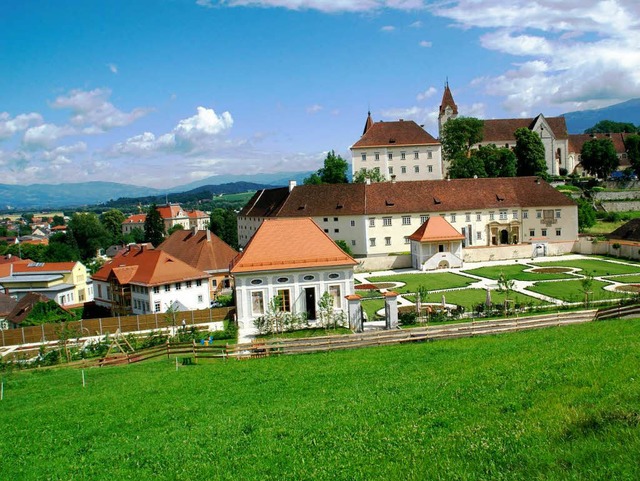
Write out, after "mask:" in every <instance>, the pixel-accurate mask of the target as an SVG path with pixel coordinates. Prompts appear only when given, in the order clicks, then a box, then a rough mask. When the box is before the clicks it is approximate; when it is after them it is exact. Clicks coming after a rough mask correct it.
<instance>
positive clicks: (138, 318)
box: [136, 314, 140, 331]
mask: <svg viewBox="0 0 640 481" xmlns="http://www.w3.org/2000/svg"><path fill="white" fill-rule="evenodd" d="M136 327H137V328H138V331H139V330H140V315H139V314H136Z"/></svg>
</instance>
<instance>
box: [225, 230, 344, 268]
mask: <svg viewBox="0 0 640 481" xmlns="http://www.w3.org/2000/svg"><path fill="white" fill-rule="evenodd" d="M355 264H357V262H356V261H355V260H354V259H353V258H352V257H351V256H349V255H347V254H345V252H344V251H343V250H342V249H340V247H338V246H337V245H336V243H335V242H333V240H331V238H330V237H329V236H328V235H327V234H325V233H324V232H323V231H322V229H320V227H318V226H317V225H316V223H315V222H313V220H311V219H309V218H302V219H267V220H265V221H264V222H263V223H262V224H261V225H260V227H259V228H258V230H257V231H256V233H255V234H254V235H253V237H252V238H251V240H250V241H249V243H248V244H247V246H246V247H245V250H244V252H241V253H240V254H238V257H237V258H236V259H235V261H234V264H233V266H232V267H231V272H232V273H236V274H237V273H243V272H258V271H273V270H283V269H302V268H305V269H309V268H322V267H339V266H352V265H355Z"/></svg>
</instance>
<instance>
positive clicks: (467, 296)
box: [404, 289, 546, 311]
mask: <svg viewBox="0 0 640 481" xmlns="http://www.w3.org/2000/svg"><path fill="white" fill-rule="evenodd" d="M404 297H405V299H407V300H410V301H412V302H415V296H404ZM486 299H487V292H486V291H485V290H484V289H461V290H459V291H448V292H446V293H445V301H446V302H447V304H458V305H460V306H463V307H464V308H465V310H466V311H471V310H472V309H473V307H474V306H475V305H477V304H479V303H484V302H485V300H486ZM504 299H505V294H503V293H501V292H498V291H496V290H492V291H491V302H492V303H493V304H504ZM509 299H511V300H512V301H515V303H517V304H527V303H529V302H532V303H533V304H534V305H538V304H546V303H545V302H543V301H541V300H539V299H536V298H535V297H530V296H527V295H525V294H521V293H519V292H511V293H510V294H509ZM426 302H435V303H440V302H442V293H437V292H434V293H430V294H429V295H428V296H427V300H426Z"/></svg>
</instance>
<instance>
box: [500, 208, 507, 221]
mask: <svg viewBox="0 0 640 481" xmlns="http://www.w3.org/2000/svg"><path fill="white" fill-rule="evenodd" d="M500 220H507V211H506V210H501V211H500Z"/></svg>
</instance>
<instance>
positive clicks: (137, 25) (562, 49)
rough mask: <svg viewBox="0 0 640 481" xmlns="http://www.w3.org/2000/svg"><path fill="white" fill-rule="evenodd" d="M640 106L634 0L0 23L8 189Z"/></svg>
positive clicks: (266, 166) (154, 181)
mask: <svg viewBox="0 0 640 481" xmlns="http://www.w3.org/2000/svg"><path fill="white" fill-rule="evenodd" d="M447 78H448V79H449V84H450V86H451V88H452V91H453V94H454V98H455V100H456V103H457V104H458V106H459V110H460V113H461V114H462V115H467V116H476V117H480V118H504V117H521V116H533V115H536V114H538V113H540V112H542V113H544V114H545V115H547V116H551V115H556V114H559V113H563V112H567V111H573V110H581V109H586V108H597V107H602V106H606V105H609V104H613V103H616V102H620V101H624V100H627V99H629V98H634V97H640V2H637V0H602V1H599V0H563V1H552V0H538V1H531V0H482V1H478V0H442V1H429V0H335V1H329V0H223V1H218V0H163V1H160V0H127V1H120V0H110V1H104V0H101V1H94V0H76V1H71V0H56V1H55V2H51V1H42V2H39V1H31V0H23V1H21V2H5V3H4V5H3V9H2V11H1V12H0V169H1V172H2V174H1V175H0V183H8V184H31V183H59V182H82V181H89V180H105V181H114V182H122V183H131V184H137V185H146V186H152V187H159V188H165V187H171V186H175V185H180V184H185V183H188V182H192V181H196V180H199V179H202V178H205V177H209V176H211V175H217V174H227V173H232V174H242V173H246V174H251V173H255V172H277V171H283V172H285V171H306V170H315V169H317V168H318V167H320V166H321V164H322V159H323V158H324V156H325V155H326V152H327V151H328V150H331V149H334V150H335V151H336V152H337V153H340V154H341V155H343V156H344V157H345V158H349V159H350V156H349V146H350V145H351V144H353V143H354V142H356V141H357V140H358V138H359V136H360V134H361V133H362V127H363V125H364V121H365V118H366V114H367V109H369V108H370V109H371V112H372V115H373V117H374V120H395V119H398V118H404V119H413V120H416V121H417V122H418V123H421V124H424V125H425V128H426V129H427V130H428V131H429V132H430V133H432V134H433V135H434V136H437V133H438V132H437V127H436V125H437V123H436V121H437V107H438V105H439V103H440V100H441V97H442V90H443V85H444V83H445V81H446V79H447Z"/></svg>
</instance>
